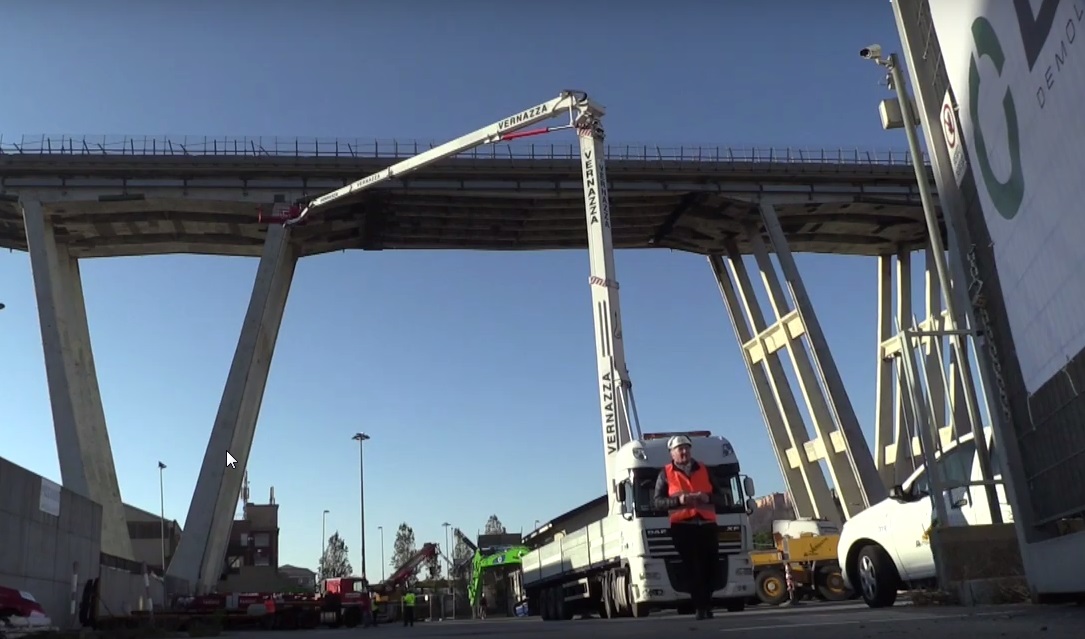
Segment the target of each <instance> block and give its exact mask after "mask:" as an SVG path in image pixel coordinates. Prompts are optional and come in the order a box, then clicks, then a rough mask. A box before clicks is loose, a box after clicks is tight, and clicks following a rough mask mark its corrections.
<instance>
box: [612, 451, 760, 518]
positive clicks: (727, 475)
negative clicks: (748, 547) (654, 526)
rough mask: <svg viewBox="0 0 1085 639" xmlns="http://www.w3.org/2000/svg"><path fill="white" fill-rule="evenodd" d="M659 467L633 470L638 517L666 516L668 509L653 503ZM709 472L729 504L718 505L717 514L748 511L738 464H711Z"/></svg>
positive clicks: (634, 496) (635, 504) (634, 502)
mask: <svg viewBox="0 0 1085 639" xmlns="http://www.w3.org/2000/svg"><path fill="white" fill-rule="evenodd" d="M660 470H661V469H658V468H655V469H653V468H638V469H637V470H635V471H633V484H634V485H633V504H634V506H635V507H636V516H637V517H666V516H667V511H658V510H656V509H655V507H654V506H653V504H652V493H653V492H655V486H656V478H657V477H659V471H660ZM708 472H710V473H711V474H712V479H713V481H714V482H715V483H716V490H717V491H718V494H720V495H722V496H723V501H724V503H727V504H730V505H729V506H720V505H717V506H716V513H717V514H725V513H740V512H746V506H745V503H744V502H745V500H744V498H743V496H742V481H741V478H740V477H739V474H738V464H721V465H719V466H709V467H708Z"/></svg>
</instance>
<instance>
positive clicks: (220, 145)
mask: <svg viewBox="0 0 1085 639" xmlns="http://www.w3.org/2000/svg"><path fill="white" fill-rule="evenodd" d="M439 144H441V143H439V142H424V141H418V140H380V139H365V138H353V139H345V138H300V137H275V136H264V137H210V136H192V135H186V136H131V135H94V136H92V135H85V136H76V135H23V136H20V137H18V138H17V139H16V138H12V137H11V136H6V137H5V136H3V135H0V155H129V156H171V155H172V156H185V155H189V156H216V155H217V156H250V157H299V158H300V157H308V158H312V157H340V158H387V159H389V160H393V159H405V158H408V157H411V156H413V155H417V154H418V153H421V152H423V151H426V150H428V149H431V148H433V147H435V146H438V145H439ZM579 153H580V148H579V145H578V144H576V143H572V142H571V143H556V144H537V143H536V144H530V143H511V144H495V145H487V146H482V147H478V148H475V149H472V150H470V151H467V152H465V153H461V154H460V155H459V156H458V157H461V158H472V159H478V160H504V159H508V160H570V159H576V158H578V157H579ZM606 153H607V158H608V159H611V160H639V161H660V162H716V163H718V162H724V163H728V162H730V163H748V162H764V163H789V164H854V165H893V166H904V165H910V164H911V161H912V159H911V154H910V153H908V152H907V151H893V150H874V149H862V148H837V149H807V148H794V147H787V148H772V147H729V146H703V145H693V146H681V145H671V146H660V145H653V144H608V145H606ZM924 163H926V164H929V160H928V158H927V157H926V156H924Z"/></svg>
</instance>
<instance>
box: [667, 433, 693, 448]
mask: <svg viewBox="0 0 1085 639" xmlns="http://www.w3.org/2000/svg"><path fill="white" fill-rule="evenodd" d="M692 445H693V444H692V443H690V441H689V437H686V436H685V435H675V436H674V437H671V438H670V439H668V440H667V450H674V449H675V448H678V447H679V446H692Z"/></svg>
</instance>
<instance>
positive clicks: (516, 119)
mask: <svg viewBox="0 0 1085 639" xmlns="http://www.w3.org/2000/svg"><path fill="white" fill-rule="evenodd" d="M549 112H550V107H549V105H546V104H540V105H538V106H533V107H531V108H530V109H528V110H527V111H521V112H520V113H517V114H516V115H514V116H512V117H509V118H505V119H504V120H502V121H501V122H500V123H499V124H498V125H497V130H498V131H504V130H506V129H511V128H512V127H514V126H516V125H517V124H521V123H523V122H525V121H527V120H534V119H535V118H539V117H542V116H544V115H546V114H547V113H549Z"/></svg>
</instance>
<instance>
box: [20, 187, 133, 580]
mask: <svg viewBox="0 0 1085 639" xmlns="http://www.w3.org/2000/svg"><path fill="white" fill-rule="evenodd" d="M21 204H22V210H23V221H24V224H25V225H26V242H27V248H28V252H29V253H30V267H31V270H32V272H33V277H34V292H35V295H36V297H37V303H38V318H39V320H40V322H41V341H42V348H43V351H44V354H45V372H46V377H47V380H48V384H49V401H50V404H51V405H52V410H53V429H54V430H55V431H56V442H57V455H58V457H59V459H60V475H61V478H62V481H63V482H64V487H65V488H68V489H69V490H72V491H75V492H76V493H79V494H81V495H83V496H85V497H87V498H89V499H92V500H94V501H96V502H98V503H99V504H100V505H101V506H102V552H104V553H106V554H109V555H114V556H117V557H123V558H126V559H133V558H134V556H133V554H132V540H131V538H130V537H129V536H128V520H127V518H126V517H125V513H124V505H123V503H122V502H121V491H120V486H119V485H118V483H117V470H116V467H115V466H114V465H113V450H112V448H111V446H110V444H109V432H108V430H107V429H106V421H105V412H104V411H103V410H102V397H101V394H100V393H99V391H98V375H97V372H96V371H95V369H94V353H93V351H92V349H91V344H90V328H89V326H88V325H87V309H86V305H85V304H84V301H83V282H82V279H81V278H80V275H79V261H78V260H77V259H76V258H73V257H71V255H69V253H68V250H67V247H66V246H64V244H63V243H61V242H58V240H57V237H56V235H55V234H54V233H53V226H52V223H51V222H50V220H49V216H48V214H47V212H46V211H45V209H44V207H43V206H42V203H41V202H38V201H23V202H22V203H21Z"/></svg>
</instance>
